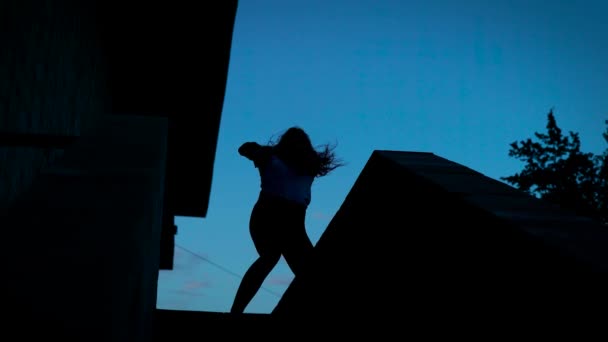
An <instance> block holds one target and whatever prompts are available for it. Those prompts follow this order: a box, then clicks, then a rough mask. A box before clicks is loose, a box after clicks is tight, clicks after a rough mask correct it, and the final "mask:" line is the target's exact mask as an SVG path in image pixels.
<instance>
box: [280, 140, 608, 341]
mask: <svg viewBox="0 0 608 342" xmlns="http://www.w3.org/2000/svg"><path fill="white" fill-rule="evenodd" d="M606 246H608V230H606V229H605V228H604V227H602V226H601V225H599V224H598V223H597V222H595V221H592V220H591V219H588V218H585V217H580V216H576V215H573V214H571V213H569V212H566V211H564V210H560V209H559V208H557V207H556V206H554V205H551V204H548V203H546V202H544V201H542V200H539V199H537V198H534V197H532V196H529V195H527V194H525V193H523V192H521V191H519V190H517V189H515V188H513V187H511V186H509V185H507V184H505V183H502V182H499V181H497V180H494V179H491V178H489V177H486V176H484V175H483V174H481V173H479V172H476V171H474V170H472V169H470V168H467V167H465V166H462V165H460V164H457V163H455V162H452V161H449V160H447V159H445V158H442V157H439V156H437V155H435V154H432V153H419V152H400V151H380V150H377V151H374V152H373V153H372V155H371V157H370V159H369V160H368V162H367V164H366V165H365V167H364V169H363V170H362V172H361V174H360V176H359V177H358V179H357V181H356V182H355V184H354V186H353V187H352V189H351V191H350V192H349V194H348V195H347V197H346V199H345V200H344V203H343V204H342V206H341V207H340V208H339V210H338V212H337V213H336V215H335V217H334V218H333V219H332V221H331V222H330V224H329V226H328V227H327V229H326V231H325V232H324V233H323V235H322V236H321V238H320V239H319V241H318V243H317V245H316V246H315V255H314V260H312V262H311V263H310V264H309V268H308V269H307V272H306V273H305V274H304V275H302V276H298V277H296V278H295V279H294V281H293V282H292V283H291V285H290V287H289V288H288V289H287V291H286V292H285V294H284V295H283V297H282V298H281V300H280V301H279V303H278V305H277V306H276V308H275V309H274V311H273V312H272V315H273V316H275V317H278V318H280V319H282V320H283V323H290V324H293V325H294V326H295V327H294V328H296V329H298V330H299V331H305V330H304V328H303V324H304V323H303V322H306V323H305V324H306V325H307V326H308V325H314V326H317V327H320V326H326V327H330V328H331V329H332V330H333V331H343V330H344V331H348V330H351V331H352V329H355V330H357V331H366V330H367V329H370V330H373V331H382V330H383V329H385V330H384V331H385V332H386V331H401V330H402V329H403V327H402V326H401V325H400V324H399V323H397V324H395V321H394V318H395V315H396V316H397V317H403V318H405V317H407V325H408V327H412V328H414V329H423V328H422V327H423V326H425V327H428V326H429V325H430V326H437V325H442V326H445V324H448V323H449V324H452V323H455V324H461V323H466V324H471V322H475V324H478V323H481V322H488V321H493V320H494V319H496V317H499V316H501V317H504V316H505V315H508V314H509V313H510V312H514V313H515V314H516V315H518V316H519V317H523V316H525V317H533V316H535V315H539V317H545V316H546V315H549V314H551V315H568V314H572V313H573V312H577V313H580V312H581V311H580V310H581V309H583V308H584V311H585V312H591V311H593V309H594V308H595V309H598V308H599V309H601V308H602V307H604V306H605V304H606V303H607V301H606V291H605V289H606V287H605V286H606V283H607V282H606V274H607V273H606V272H607V270H608V249H607V248H606ZM576 309H579V310H578V311H577V310H576ZM570 310H574V311H570ZM589 310H591V311H589ZM372 317H373V318H372ZM391 317H392V318H391ZM494 323H496V321H494ZM404 324H405V323H404ZM418 324H420V326H418ZM353 327H354V328H353Z"/></svg>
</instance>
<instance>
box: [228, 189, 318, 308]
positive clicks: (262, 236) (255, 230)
mask: <svg viewBox="0 0 608 342" xmlns="http://www.w3.org/2000/svg"><path fill="white" fill-rule="evenodd" d="M305 218H306V206H304V205H300V204H298V203H295V202H291V201H287V200H285V199H282V198H279V197H274V196H269V195H266V194H263V193H262V194H260V197H259V198H258V201H257V202H256V204H255V206H254V207H253V211H252V212H251V218H250V220H249V232H250V233H251V238H252V239H253V243H254V245H255V249H256V250H257V252H258V254H259V257H258V259H257V260H256V261H255V262H254V263H253V264H252V265H251V266H250V267H249V269H248V270H247V272H246V273H245V275H244V276H243V280H242V281H241V284H240V286H239V289H238V291H237V294H236V296H235V299H234V303H233V305H232V308H231V312H233V313H241V312H243V311H244V310H245V307H246V306H247V305H248V304H249V302H250V301H251V300H252V299H253V296H255V294H256V293H257V291H258V290H259V288H260V287H261V286H262V283H263V282H264V280H265V279H266V277H267V276H268V274H270V272H271V271H272V269H273V268H274V267H275V265H276V264H277V263H278V262H279V260H280V258H281V255H282V256H283V257H284V258H285V261H286V262H287V265H288V266H289V268H290V269H291V270H292V272H293V273H294V275H296V276H297V275H298V274H299V273H301V272H302V270H303V268H304V267H305V264H306V262H307V260H308V259H309V257H310V255H311V253H312V251H313V245H312V243H311V242H310V239H309V238H308V235H307V233H306V226H305Z"/></svg>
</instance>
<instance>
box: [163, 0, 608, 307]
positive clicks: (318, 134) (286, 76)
mask: <svg viewBox="0 0 608 342" xmlns="http://www.w3.org/2000/svg"><path fill="white" fill-rule="evenodd" d="M607 14H608V2H606V1H549V0H547V1H519V0H514V1H503V0H493V1H434V0H424V1H406V0H395V1H393V0H350V1H342V0H332V1H319V0H305V1H304V0H289V1H276V0H240V1H239V6H238V11H237V16H236V22H235V27H234V35H233V42H232V44H233V45H232V51H231V59H230V68H229V74H228V83H227V88H226V97H225V102H224V110H223V113H222V119H221V126H220V132H219V138H218V146H217V152H216V160H215V165H214V174H213V184H212V190H211V197H210V204H209V210H208V215H207V217H206V218H187V217H178V218H176V223H177V225H178V234H177V235H176V245H177V246H176V254H175V264H176V265H175V270H172V271H161V273H160V278H159V283H158V303H157V307H158V308H162V309H175V310H194V311H217V312H226V311H228V310H229V309H230V306H231V304H232V299H233V298H234V294H235V292H236V288H237V286H238V284H239V281H240V276H242V275H243V274H244V273H245V271H246V270H247V268H248V267H249V265H250V264H251V263H252V262H253V261H254V260H255V258H256V256H257V255H256V253H255V249H254V247H253V243H252V242H251V239H250V236H249V230H248V221H249V214H250V212H251V208H252V206H253V204H254V203H255V200H256V198H257V195H258V191H259V179H258V174H257V170H256V169H254V167H253V165H252V163H251V162H249V161H248V160H246V159H245V158H243V157H241V156H239V155H238V153H237V148H238V147H239V146H240V144H242V143H243V142H245V141H257V142H259V143H265V142H267V141H268V140H269V139H270V138H271V137H276V135H277V134H280V133H281V132H282V131H284V130H285V129H286V128H288V127H290V126H293V125H298V126H300V127H302V128H304V129H305V130H306V131H307V132H308V133H309V135H310V137H311V139H312V140H313V143H314V144H322V143H327V142H329V143H337V144H338V146H337V149H336V153H337V154H338V155H339V157H341V158H342V159H343V160H344V161H346V162H347V165H346V166H344V167H342V168H340V169H337V170H336V171H334V172H333V173H332V174H330V175H328V176H327V177H324V178H320V179H317V181H316V182H315V184H314V185H313V198H312V203H311V205H310V206H309V209H308V214H307V218H306V219H307V231H308V234H309V236H310V238H311V240H312V242H313V243H316V241H317V240H318V239H319V237H320V236H321V234H322V233H323V231H324V229H325V227H326V226H327V224H328V223H329V221H330V220H331V218H332V217H333V215H334V214H335V212H336V211H337V210H338V208H339V207H340V205H341V204H342V201H343V200H344V198H345V196H346V194H347V193H348V192H349V190H350V188H351V186H352V185H353V183H354V182H355V180H356V178H357V176H358V175H359V173H360V171H361V170H362V168H363V166H364V165H365V163H366V162H367V160H368V158H369V157H370V155H371V153H372V151H373V150H376V149H389V150H401V151H423V152H432V153H435V154H437V155H439V156H441V157H444V158H447V159H450V160H452V161H455V162H457V163H460V164H463V165H465V166H468V167H470V168H473V169H475V170H477V171H479V172H481V173H483V174H485V175H487V176H489V177H492V178H495V179H498V178H499V177H502V176H508V175H511V174H513V173H515V172H518V171H519V170H520V169H521V168H522V166H523V165H522V164H521V163H520V162H518V161H517V160H514V159H512V158H510V157H509V156H508V150H509V144H510V143H511V142H513V141H516V140H522V139H525V138H528V137H532V136H533V133H534V132H543V131H544V130H545V126H546V122H547V121H546V120H547V112H548V111H549V109H550V108H551V107H553V108H554V113H555V117H556V120H557V123H558V126H559V127H560V128H562V130H563V131H564V132H568V131H574V132H578V133H579V134H580V138H581V142H582V150H583V151H585V152H593V153H596V154H599V153H601V152H602V151H604V150H605V149H606V147H608V146H607V145H606V143H605V142H604V140H603V138H602V136H601V134H602V132H603V131H604V129H605V127H606V126H605V124H604V120H606V119H608V92H607V91H608V63H607V62H606V61H608V21H606V20H605V17H606V15H607ZM370 234H373V232H370ZM363 276H364V275H363ZM292 278H293V274H292V273H291V271H290V270H289V268H288V267H287V265H286V263H285V262H284V260H283V259H281V261H280V263H279V264H278V265H277V267H276V268H275V270H274V271H273V272H272V273H271V274H270V276H269V277H268V279H267V281H266V283H265V284H264V287H263V289H262V290H261V291H260V292H259V293H258V295H257V296H256V298H254V300H253V301H252V303H251V304H250V306H249V307H248V309H247V310H246V312H256V313H268V312H270V311H272V309H273V308H274V306H275V305H276V303H277V302H278V300H279V297H280V295H281V294H282V293H283V292H284V291H285V289H286V288H287V286H288V285H289V283H290V281H291V280H292ZM379 281H380V280H379Z"/></svg>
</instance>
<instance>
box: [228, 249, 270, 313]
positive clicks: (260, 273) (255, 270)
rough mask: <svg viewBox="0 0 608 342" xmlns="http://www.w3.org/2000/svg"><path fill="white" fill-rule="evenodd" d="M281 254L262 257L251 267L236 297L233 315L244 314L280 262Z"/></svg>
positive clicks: (231, 310) (232, 309) (232, 310)
mask: <svg viewBox="0 0 608 342" xmlns="http://www.w3.org/2000/svg"><path fill="white" fill-rule="evenodd" d="M280 258H281V254H278V253H276V254H266V255H260V257H258V259H257V260H256V261H255V262H254V263H253V264H252V265H251V266H250V267H249V269H248V270H247V272H246V273H245V275H244V276H243V279H242V280H241V284H240V285H239V288H238V290H237V292H236V296H235V297H234V302H233V303H232V308H231V309H230V312H231V313H243V312H244V311H245V308H246V307H247V305H249V302H251V300H252V299H253V297H254V296H255V294H256V293H257V292H258V290H259V289H260V287H262V283H264V280H265V279H266V277H267V276H268V275H269V274H270V272H271V271H272V269H273V268H274V266H275V265H276V264H277V263H278V262H279V259H280Z"/></svg>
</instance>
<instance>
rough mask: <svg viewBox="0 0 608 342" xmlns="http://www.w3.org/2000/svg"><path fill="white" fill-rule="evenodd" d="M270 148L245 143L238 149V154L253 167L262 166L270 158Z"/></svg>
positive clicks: (254, 143)
mask: <svg viewBox="0 0 608 342" xmlns="http://www.w3.org/2000/svg"><path fill="white" fill-rule="evenodd" d="M271 151H272V148H271V147H269V146H262V145H260V144H258V143H256V142H252V141H249V142H246V143H244V144H243V145H241V147H239V154H240V155H242V156H243V157H245V158H247V159H249V160H251V161H253V163H254V165H255V167H260V166H261V165H263V164H264V163H265V162H266V161H267V160H268V159H269V157H270V154H271Z"/></svg>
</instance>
